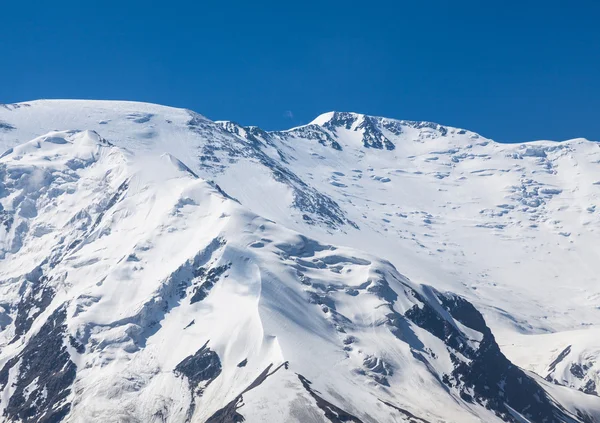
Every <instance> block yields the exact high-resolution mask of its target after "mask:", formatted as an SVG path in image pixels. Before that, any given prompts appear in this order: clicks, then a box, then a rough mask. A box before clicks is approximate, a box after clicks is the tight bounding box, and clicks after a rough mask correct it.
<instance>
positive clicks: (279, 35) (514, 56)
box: [0, 0, 600, 142]
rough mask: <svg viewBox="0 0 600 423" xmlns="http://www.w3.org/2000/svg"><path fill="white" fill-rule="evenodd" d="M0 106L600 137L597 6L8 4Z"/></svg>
mask: <svg viewBox="0 0 600 423" xmlns="http://www.w3.org/2000/svg"><path fill="white" fill-rule="evenodd" d="M2 9H3V10H2V14H1V15H0V25H1V28H2V31H1V35H0V48H1V55H0V81H1V85H0V102H3V103H8V102H17V101H25V100H31V99H37V98H90V99H91V98H98V99H126V100H138V101H148V102H155V103H161V104H167V105H172V106H179V107H186V108H190V109H193V110H195V111H197V112H199V113H202V114H204V115H206V116H207V117H209V118H211V119H231V120H235V121H238V122H240V123H242V124H246V125H251V124H254V125H259V126H261V127H263V128H265V129H282V128H287V127H290V126H294V125H299V124H303V123H307V122H309V121H310V120H312V119H313V118H314V117H315V116H317V115H318V114H320V113H322V112H325V111H330V110H341V111H356V112H361V113H367V114H372V115H381V116H387V117H394V118H399V119H411V120H429V121H435V122H439V123H443V124H447V125H452V126H459V127H464V128H468V129H471V130H474V131H477V132H480V133H481V134H483V135H485V136H487V137H491V138H494V139H496V140H499V141H508V142H510V141H526V140H532V139H556V140H562V139H567V138H574V137H587V138H590V139H594V140H600V119H599V118H598V111H599V110H600V26H599V25H598V16H600V5H598V2H595V1H585V0H584V1H570V2H568V1H552V0H549V1H544V2H541V1H527V0H522V1H519V2H517V1H503V2H500V1H470V0H468V1H456V2H450V1H442V0H438V1H434V0H431V1H410V2H408V1H378V0H374V1H367V2H354V1H344V2H342V1H327V0H322V1H319V2H313V1H310V0H309V1H303V2H284V1H279V2H270V1H259V2H241V1H239V2H238V1H178V0H171V1H169V2H151V1H147V0H146V1H137V0H128V1H112V0H105V1H102V2H100V1H89V2H82V1H79V0H78V1H67V0H56V1H53V2H42V1H34V2H24V1H18V2H17V1H11V2H5V4H3V6H2Z"/></svg>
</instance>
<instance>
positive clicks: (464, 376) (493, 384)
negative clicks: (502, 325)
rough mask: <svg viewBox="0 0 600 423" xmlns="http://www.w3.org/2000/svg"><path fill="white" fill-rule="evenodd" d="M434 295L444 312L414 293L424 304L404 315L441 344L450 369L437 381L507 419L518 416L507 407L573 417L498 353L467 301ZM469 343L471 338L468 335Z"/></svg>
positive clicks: (557, 418) (543, 417)
mask: <svg viewBox="0 0 600 423" xmlns="http://www.w3.org/2000/svg"><path fill="white" fill-rule="evenodd" d="M437 297H438V299H439V301H440V303H441V304H440V305H441V306H442V307H443V310H444V311H445V312H447V313H448V314H447V315H445V314H442V313H440V312H439V311H438V310H436V309H434V308H433V307H432V306H430V305H429V304H428V302H427V300H425V299H424V298H422V297H421V296H418V298H419V300H420V301H421V302H423V303H424V306H423V307H422V308H418V307H417V308H412V309H410V310H409V311H408V312H407V313H406V317H408V318H409V319H411V320H412V321H413V322H414V323H415V324H417V325H418V326H420V327H422V328H423V329H425V330H427V331H429V332H430V333H432V334H433V335H435V336H436V337H438V338H439V339H441V340H443V341H444V342H445V343H446V345H447V346H448V351H449V352H450V354H451V356H453V362H454V364H455V369H454V370H453V371H452V373H451V374H450V375H444V378H443V380H444V383H445V384H447V385H448V386H449V387H451V388H454V389H457V390H458V392H459V394H460V396H461V398H462V399H463V400H465V401H468V402H474V403H479V404H480V405H482V406H485V407H486V408H488V409H490V410H492V411H494V412H495V414H496V415H497V416H498V417H499V418H501V419H503V420H505V421H508V422H518V421H520V420H518V419H517V418H516V417H514V416H513V414H512V413H511V411H510V410H509V408H508V407H507V406H509V407H511V408H512V409H514V410H516V411H517V412H519V413H521V414H522V415H523V416H525V417H526V418H528V419H530V420H531V421H536V422H576V421H577V420H575V419H574V418H573V417H571V415H570V414H569V413H568V412H567V411H566V410H564V409H563V408H562V407H561V406H560V405H559V404H557V403H556V402H555V401H554V400H553V399H552V398H551V397H549V395H548V394H547V393H546V392H545V391H544V390H543V389H542V388H541V387H540V386H539V385H538V384H537V383H536V382H535V381H534V380H533V379H531V378H530V377H529V376H528V375H527V374H526V373H525V372H523V371H522V370H521V369H519V368H518V367H516V366H515V365H513V364H512V363H511V362H510V361H509V360H508V359H507V358H506V357H505V356H504V355H503V354H502V352H501V351H500V348H499V347H498V344H497V343H496V340H495V339H494V336H493V335H492V332H491V331H490V329H489V328H488V327H487V326H486V324H485V320H484V319H483V316H481V314H480V313H479V312H478V311H477V310H476V309H475V307H473V305H472V304H471V303H469V302H468V301H466V300H464V299H463V298H461V297H458V296H454V295H442V294H437ZM453 320H454V321H457V322H460V323H461V324H462V325H464V326H466V327H468V328H470V329H473V330H475V331H477V332H480V333H481V334H482V335H483V336H482V339H481V341H480V342H479V346H478V347H472V346H470V345H469V340H468V339H467V338H466V336H465V335H464V334H463V333H462V332H460V331H459V329H458V328H457V327H456V326H455V324H454V323H453ZM470 343H471V345H473V344H474V343H475V342H474V341H472V340H471V341H470ZM454 351H456V352H460V354H462V355H463V356H464V357H466V358H467V361H463V360H461V359H459V358H458V356H457V355H456V354H454Z"/></svg>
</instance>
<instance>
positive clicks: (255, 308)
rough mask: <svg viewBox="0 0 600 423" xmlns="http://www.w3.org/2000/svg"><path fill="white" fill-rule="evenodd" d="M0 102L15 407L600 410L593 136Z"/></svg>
mask: <svg viewBox="0 0 600 423" xmlns="http://www.w3.org/2000/svg"><path fill="white" fill-rule="evenodd" d="M0 122H2V123H1V124H0V144H2V147H3V148H4V149H6V150H8V151H7V153H5V154H4V155H3V156H2V158H1V159H0V180H1V181H2V183H1V185H0V204H1V205H2V207H1V208H0V218H1V220H2V222H1V223H2V227H1V228H0V255H1V256H2V261H1V262H0V300H1V303H0V328H2V331H0V345H1V347H0V348H1V349H0V366H1V369H0V389H1V390H2V391H1V392H2V393H1V395H0V408H2V413H3V416H4V419H6V420H7V421H18V420H19V419H20V420H23V421H58V420H60V419H61V418H62V419H64V420H65V421H174V422H176V421H186V420H190V421H198V422H203V421H240V419H241V416H243V417H244V418H245V419H246V420H247V421H250V422H252V421H303V422H304V421H334V422H335V421H365V422H369V421H420V422H423V421H427V422H438V421H439V422H441V421H448V422H466V421H474V422H475V421H485V422H488V421H532V422H538V421H540V422H541V421H600V399H599V398H598V397H597V396H596V395H595V394H596V391H595V389H593V390H592V389H589V388H590V386H591V385H590V382H588V381H590V380H592V381H594V383H595V381H596V380H597V378H598V368H597V366H596V364H595V363H596V362H597V357H598V351H599V350H600V348H599V347H600V345H598V341H596V340H597V339H598V338H597V337H595V336H594V333H595V329H594V327H595V326H597V324H598V319H599V315H598V313H599V310H598V307H597V299H598V289H599V288H598V284H597V283H595V282H596V275H597V274H598V270H599V269H597V267H598V266H599V265H598V264H597V263H598V262H599V261H598V249H597V247H596V244H597V243H595V242H594V241H595V239H596V231H597V230H598V214H597V212H596V204H597V203H598V191H599V190H600V176H598V175H600V173H598V172H597V169H598V166H600V150H599V149H598V144H596V143H593V142H590V141H586V140H572V141H568V142H563V143H554V142H535V143H527V144H516V145H503V144H497V143H494V142H493V141H491V140H487V139H484V138H483V137H481V136H479V135H477V134H474V133H472V132H469V131H466V130H460V129H456V128H450V127H445V126H441V125H437V124H431V123H425V122H408V121H397V120H391V119H385V118H375V117H370V116H364V115H359V114H353V113H329V114H325V115H322V116H320V117H318V118H317V119H316V120H315V121H313V122H312V123H311V124H309V125H306V126H302V127H298V128H293V129H291V130H288V131H278V132H266V131H262V130H261V129H259V128H256V127H242V126H240V125H237V124H235V123H232V122H212V121H210V120H208V119H205V118H204V117H202V116H200V115H198V114H196V113H194V112H190V111H186V110H181V109H173V108H168V107H164V106H157V105H150V104H143V103H133V102H98V101H36V102H31V103H21V104H17V105H5V106H2V107H1V108H0ZM48 131H54V132H48ZM30 140H32V141H30ZM180 160H183V161H180ZM184 162H185V164H184ZM207 181H210V182H207ZM213 181H214V182H213ZM217 184H218V185H217ZM361 250H362V251H368V253H365V252H361ZM396 269H399V270H400V271H401V272H402V273H399V272H398V270H396ZM407 277H408V278H410V280H409V279H408V278H407ZM422 284H423V285H422ZM430 286H433V287H435V288H432V287H430ZM449 292H454V293H456V294H459V295H461V296H462V297H464V298H466V300H468V302H467V301H465V300H463V299H462V298H461V297H457V296H456V295H455V294H450V293H449ZM471 303H472V304H473V305H475V308H476V309H478V310H480V311H481V312H482V314H483V316H484V317H485V321H486V322H487V325H486V323H484V321H483V319H482V317H481V315H480V314H479V313H478V312H477V311H476V309H475V308H473V306H472V305H471ZM488 326H489V328H491V331H490V329H489V328H488ZM582 327H583V328H586V329H582ZM492 333H493V335H492ZM496 338H497V339H498V343H496V340H495V339H496ZM565 343H568V345H570V346H571V350H570V352H569V354H563V357H562V359H561V360H558V362H557V363H556V364H555V365H554V366H552V364H553V361H555V360H556V356H557V355H560V353H561V352H562V351H564V348H566V347H567V345H564V346H563V344H565ZM498 344H500V345H501V347H502V352H501V351H500V347H499V346H498ZM561 348H562V350H561ZM41 351H44V352H45V353H43V354H40V352H41ZM504 354H506V355H507V356H508V358H509V359H511V360H513V362H514V363H516V364H517V365H519V366H521V367H522V368H523V369H525V370H526V371H525V372H524V371H522V370H520V369H519V368H517V367H515V366H514V365H512V364H511V363H510V362H509V361H508V360H507V359H506V358H505V356H504ZM573 366H575V367H573ZM578 366H579V367H578ZM551 367H552V369H551V370H550V368H551ZM573 369H574V370H573ZM579 370H581V372H579ZM573 372H574V373H573ZM580 374H581V375H582V377H578V376H579V375H580ZM538 375H539V376H538ZM543 378H546V379H547V380H544V379H543ZM578 390H580V391H584V392H586V393H583V392H579V391H578ZM32 416H33V417H32ZM28 419H30V420H28Z"/></svg>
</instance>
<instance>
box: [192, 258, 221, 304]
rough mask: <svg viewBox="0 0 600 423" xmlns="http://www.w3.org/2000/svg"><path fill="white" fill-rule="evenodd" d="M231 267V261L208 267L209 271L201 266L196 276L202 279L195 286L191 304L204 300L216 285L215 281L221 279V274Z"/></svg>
mask: <svg viewBox="0 0 600 423" xmlns="http://www.w3.org/2000/svg"><path fill="white" fill-rule="evenodd" d="M230 267H231V263H228V264H224V265H222V266H218V267H213V268H210V269H208V271H207V270H206V269H205V268H204V267H200V268H199V269H198V270H197V273H196V274H195V276H196V277H197V278H200V280H201V281H202V282H201V283H200V285H197V286H195V287H194V295H192V298H191V299H190V304H194V303H197V302H198V301H202V300H203V299H205V298H206V297H207V296H208V293H209V292H210V290H211V289H212V288H213V286H215V283H217V281H218V280H219V278H220V277H221V275H222V274H223V273H225V272H226V271H227V270H228V269H229V268H230Z"/></svg>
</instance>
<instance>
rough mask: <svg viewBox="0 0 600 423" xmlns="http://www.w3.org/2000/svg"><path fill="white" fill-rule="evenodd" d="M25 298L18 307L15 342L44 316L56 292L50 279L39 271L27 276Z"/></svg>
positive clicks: (24, 289) (24, 287)
mask: <svg viewBox="0 0 600 423" xmlns="http://www.w3.org/2000/svg"><path fill="white" fill-rule="evenodd" d="M23 291H24V293H23V297H22V298H21V300H20V301H19V304H18V305H17V316H16V317H15V337H14V338H13V340H12V341H11V342H15V341H16V340H18V339H19V338H20V337H21V336H22V335H24V334H25V332H27V331H28V330H29V329H30V328H31V325H32V324H33V322H34V321H35V319H37V318H38V316H39V315H40V314H42V313H43V312H44V311H45V310H46V308H47V307H48V306H49V305H50V303H51V302H52V300H53V299H54V295H55V290H54V288H52V287H51V286H50V285H49V281H48V279H47V278H46V277H45V276H43V274H41V268H39V271H36V272H32V273H30V274H29V275H27V276H26V281H25V282H24V286H23Z"/></svg>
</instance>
